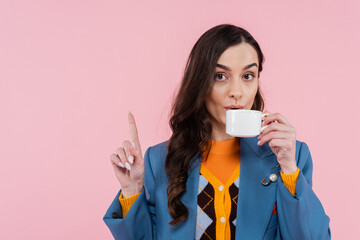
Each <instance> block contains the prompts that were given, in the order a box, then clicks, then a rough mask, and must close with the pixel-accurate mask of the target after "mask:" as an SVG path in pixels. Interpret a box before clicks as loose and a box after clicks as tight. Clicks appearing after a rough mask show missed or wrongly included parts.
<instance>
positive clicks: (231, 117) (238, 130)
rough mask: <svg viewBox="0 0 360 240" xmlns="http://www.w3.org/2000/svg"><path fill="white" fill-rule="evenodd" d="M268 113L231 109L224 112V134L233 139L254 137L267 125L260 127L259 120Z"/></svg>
mask: <svg viewBox="0 0 360 240" xmlns="http://www.w3.org/2000/svg"><path fill="white" fill-rule="evenodd" d="M267 115H269V113H262V112H261V111H257V110H247V109H233V110H227V111H226V133H227V134H229V135H231V136H235V137H255V136H257V135H259V134H260V133H261V132H262V131H263V130H264V129H265V128H266V127H268V126H269V125H266V126H263V127H261V119H262V118H263V117H265V116H267Z"/></svg>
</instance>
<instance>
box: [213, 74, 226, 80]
mask: <svg viewBox="0 0 360 240" xmlns="http://www.w3.org/2000/svg"><path fill="white" fill-rule="evenodd" d="M225 77H226V76H225V74H223V73H217V74H215V80H220V81H223V80H225Z"/></svg>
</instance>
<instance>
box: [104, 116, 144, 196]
mask: <svg viewBox="0 0 360 240" xmlns="http://www.w3.org/2000/svg"><path fill="white" fill-rule="evenodd" d="M128 121H129V129H130V138H131V142H130V141H128V140H126V141H124V142H123V144H122V145H123V147H119V148H118V149H116V154H115V153H113V154H111V156H110V160H111V164H112V165H113V167H114V171H115V175H116V178H117V179H118V181H119V183H120V185H121V189H122V193H123V196H124V198H127V197H131V196H133V195H135V194H137V193H139V192H141V191H142V188H143V179H144V173H145V170H144V158H143V156H142V152H141V147H140V141H139V136H138V132H137V128H136V123H135V118H134V116H133V115H132V114H131V113H130V112H129V115H128Z"/></svg>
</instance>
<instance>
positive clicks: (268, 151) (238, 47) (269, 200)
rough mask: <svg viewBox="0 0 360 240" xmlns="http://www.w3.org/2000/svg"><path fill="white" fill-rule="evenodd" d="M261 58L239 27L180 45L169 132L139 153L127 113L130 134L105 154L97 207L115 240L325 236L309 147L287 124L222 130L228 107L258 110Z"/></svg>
mask: <svg viewBox="0 0 360 240" xmlns="http://www.w3.org/2000/svg"><path fill="white" fill-rule="evenodd" d="M262 64H263V54H262V52H261V49H260V47H259V45H258V43H257V42H256V41H255V39H254V38H253V37H252V36H251V35H250V34H249V33H248V32H247V31H246V30H244V29H242V28H240V27H236V26H233V25H229V24H223V25H218V26H215V27H213V28H212V29H210V30H208V31H207V32H205V33H204V34H203V35H202V36H201V37H200V39H199V40H198V41H197V42H196V44H195V46H194V47H193V49H192V51H191V53H190V56H189V59H188V61H187V65H186V68H185V72H184V76H183V79H182V83H181V87H180V90H179V93H178V95H177V97H176V99H175V101H174V103H173V108H172V117H171V119H170V126H171V129H172V136H171V138H170V139H169V140H168V141H165V142H163V143H160V144H157V145H155V146H152V147H149V148H148V149H147V150H146V153H145V157H144V158H143V156H142V152H141V147H140V142H139V138H138V133H137V128H136V125H135V119H134V116H133V115H132V114H131V113H129V116H128V117H129V127H130V135H131V141H124V142H123V147H120V148H118V149H117V151H116V154H112V155H111V157H110V158H111V163H112V165H113V167H114V170H115V175H116V177H117V179H118V180H119V182H120V184H121V187H122V189H121V190H120V191H119V193H118V194H117V196H116V197H115V200H114V201H113V203H112V204H111V206H110V207H109V209H108V211H107V213H106V214H105V216H104V221H105V223H106V224H107V226H108V227H109V229H110V231H111V233H112V234H113V236H114V237H115V239H330V228H329V218H328V216H327V215H326V214H325V212H324V209H323V207H322V205H321V203H320V201H319V200H318V198H317V197H316V195H315V194H314V192H313V191H312V187H311V186H312V158H311V155H310V152H309V148H308V146H307V145H306V143H304V142H300V141H297V140H296V130H295V128H294V127H293V126H292V125H291V123H290V122H289V121H288V120H286V118H285V117H284V116H282V115H281V114H279V113H274V114H269V115H268V116H266V117H265V118H264V119H263V125H264V126H265V125H268V127H267V128H265V130H263V132H262V133H261V134H260V135H259V136H258V137H252V138H236V137H235V138H234V137H232V136H230V135H228V134H227V133H226V132H225V126H226V125H225V124H226V121H225V116H226V111H227V110H228V109H229V108H242V109H252V110H259V111H263V110H264V101H263V98H262V96H261V93H260V89H259V77H260V72H261V71H262ZM271 173H275V174H277V175H275V176H274V175H273V178H272V180H273V182H269V181H268V178H267V179H266V180H265V181H263V182H262V179H263V178H264V176H269V175H270V174H271ZM277 177H278V178H277ZM262 183H263V184H262ZM265 183H270V184H265Z"/></svg>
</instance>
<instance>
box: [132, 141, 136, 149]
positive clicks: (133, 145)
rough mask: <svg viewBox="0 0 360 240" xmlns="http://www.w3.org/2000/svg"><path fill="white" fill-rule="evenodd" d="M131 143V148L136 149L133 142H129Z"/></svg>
mask: <svg viewBox="0 0 360 240" xmlns="http://www.w3.org/2000/svg"><path fill="white" fill-rule="evenodd" d="M131 145H132V147H133V149H134V150H136V146H135V143H133V142H131Z"/></svg>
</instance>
